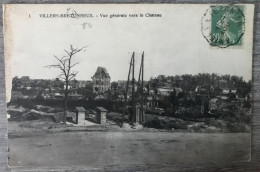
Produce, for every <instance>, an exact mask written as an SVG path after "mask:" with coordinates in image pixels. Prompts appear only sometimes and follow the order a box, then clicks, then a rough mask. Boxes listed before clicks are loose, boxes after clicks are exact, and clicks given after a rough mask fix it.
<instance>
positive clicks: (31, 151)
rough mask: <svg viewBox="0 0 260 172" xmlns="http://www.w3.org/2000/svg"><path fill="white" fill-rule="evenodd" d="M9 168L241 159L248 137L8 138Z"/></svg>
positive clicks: (82, 134)
mask: <svg viewBox="0 0 260 172" xmlns="http://www.w3.org/2000/svg"><path fill="white" fill-rule="evenodd" d="M9 148H10V152H9V157H10V159H9V165H11V166H41V167H44V166H48V167H55V166H70V167H71V166H85V165H86V166H89V167H95V166H107V165H118V164H125V165H129V164H130V165H131V164H165V163H167V164H168V163H183V162H197V161H212V162H214V161H218V160H221V161H225V162H227V161H246V160H248V159H249V158H250V134H249V133H237V134H234V133H216V134H213V133H210V134H207V133H206V134H205V133H166V132H165V133H162V132H158V133H149V132H138V133H136V132H135V133H133V132H69V133H56V134H43V135H42V136H34V137H24V138H10V139H9Z"/></svg>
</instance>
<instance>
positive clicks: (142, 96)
mask: <svg viewBox="0 0 260 172" xmlns="http://www.w3.org/2000/svg"><path fill="white" fill-rule="evenodd" d="M141 67H142V83H141V120H142V122H143V121H144V105H143V104H144V52H143V54H142V63H141Z"/></svg>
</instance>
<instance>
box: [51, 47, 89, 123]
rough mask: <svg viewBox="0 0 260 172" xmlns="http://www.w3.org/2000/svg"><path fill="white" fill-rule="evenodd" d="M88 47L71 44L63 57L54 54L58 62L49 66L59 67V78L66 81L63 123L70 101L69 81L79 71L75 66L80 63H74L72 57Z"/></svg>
mask: <svg viewBox="0 0 260 172" xmlns="http://www.w3.org/2000/svg"><path fill="white" fill-rule="evenodd" d="M85 48H86V47H82V48H79V49H77V48H73V46H72V45H70V49H69V50H65V49H64V51H65V54H66V55H64V56H62V57H61V58H59V57H57V56H56V55H54V57H55V59H57V64H54V65H48V66H47V67H48V68H57V69H59V70H60V72H61V73H60V74H59V76H58V77H59V78H60V79H62V80H63V81H64V83H65V85H64V87H65V88H64V89H63V92H64V115H63V123H64V124H66V117H67V114H66V111H67V103H68V94H69V83H70V81H71V80H72V79H74V78H75V77H76V75H77V74H78V72H76V71H74V70H73V68H74V67H75V66H76V65H78V64H79V63H78V62H77V63H75V62H74V63H73V62H72V59H73V57H74V55H75V54H77V53H79V52H81V51H83V50H85Z"/></svg>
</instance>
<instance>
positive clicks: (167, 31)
mask: <svg viewBox="0 0 260 172" xmlns="http://www.w3.org/2000/svg"><path fill="white" fill-rule="evenodd" d="M209 8H210V7H209V5H167V6H166V5H163V4H162V5H130V4H128V5H13V6H9V8H7V9H8V10H10V13H9V14H8V15H7V16H6V18H8V20H7V21H10V22H8V23H7V27H6V29H8V30H9V32H8V34H6V35H5V41H6V42H5V46H6V47H7V51H6V56H7V57H8V58H10V59H12V62H11V63H12V65H11V66H12V67H11V68H10V70H11V71H12V76H19V77H21V76H30V77H31V78H34V79H53V78H56V77H57V76H58V74H59V71H58V69H49V68H46V67H45V66H47V65H51V64H56V63H57V61H56V59H55V58H54V55H56V56H58V57H61V56H63V55H65V51H64V49H69V47H70V45H73V47H75V48H81V47H84V46H87V48H86V49H85V51H82V52H80V53H78V54H76V55H75V57H73V58H74V59H73V60H74V62H79V64H78V65H77V66H76V67H75V68H74V69H75V70H76V71H78V72H79V73H78V75H77V77H76V79H78V80H91V77H92V76H93V75H94V73H95V71H96V69H97V67H98V66H102V67H105V68H106V69H107V71H108V73H109V74H110V76H111V80H112V81H117V80H127V74H128V69H129V63H130V58H131V55H132V53H133V51H134V52H135V54H136V56H135V59H136V63H135V66H136V68H135V73H136V77H138V71H139V67H140V60H141V54H142V52H144V79H145V80H148V79H149V78H151V77H156V76H158V75H159V74H162V75H166V76H168V75H171V76H174V75H181V74H197V73H203V72H204V73H217V74H230V75H238V76H243V78H245V80H250V79H251V77H252V27H253V24H252V21H253V15H251V13H249V12H250V11H251V10H250V6H248V9H249V10H247V11H245V13H246V15H245V16H246V32H245V35H244V37H243V40H242V41H243V45H242V46H241V47H235V48H222V49H220V48H216V47H211V46H210V45H209V43H208V42H207V41H206V40H205V38H204V37H203V35H202V33H201V19H202V16H203V15H204V13H205V12H206V11H207V9H209ZM67 10H68V11H69V12H70V11H73V10H76V12H77V13H79V14H81V13H82V14H83V13H84V14H92V15H93V16H94V17H93V18H80V19H75V18H42V17H40V14H65V13H66V12H67ZM141 13H142V14H144V15H145V14H148V13H149V14H160V15H161V17H138V18H136V17H135V18H134V17H127V18H110V17H109V15H110V14H127V15H129V14H141ZM100 14H107V15H108V17H107V18H101V17H100ZM84 26H85V27H84Z"/></svg>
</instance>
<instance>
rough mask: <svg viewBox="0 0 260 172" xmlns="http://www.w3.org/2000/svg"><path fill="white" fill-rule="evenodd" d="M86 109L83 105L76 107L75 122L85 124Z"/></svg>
mask: <svg viewBox="0 0 260 172" xmlns="http://www.w3.org/2000/svg"><path fill="white" fill-rule="evenodd" d="M85 117H86V110H85V109H84V107H76V124H78V125H81V126H85V125H87V123H86V120H85Z"/></svg>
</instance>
